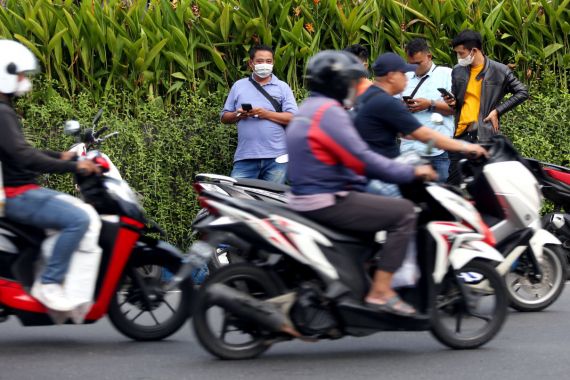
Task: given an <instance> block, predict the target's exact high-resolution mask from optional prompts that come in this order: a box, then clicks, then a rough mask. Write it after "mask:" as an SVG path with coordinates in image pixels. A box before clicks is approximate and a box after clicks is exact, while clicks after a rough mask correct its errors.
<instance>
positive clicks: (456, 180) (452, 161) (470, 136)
mask: <svg viewBox="0 0 570 380" xmlns="http://www.w3.org/2000/svg"><path fill="white" fill-rule="evenodd" d="M455 139H456V140H463V141H466V142H468V143H470V144H477V142H479V139H478V138H477V131H473V132H465V133H464V134H462V135H461V136H458V137H455ZM448 153H449V177H447V183H449V184H450V185H455V186H457V185H459V184H460V183H461V173H460V172H459V161H461V160H462V159H464V158H465V155H464V154H462V153H457V152H448Z"/></svg>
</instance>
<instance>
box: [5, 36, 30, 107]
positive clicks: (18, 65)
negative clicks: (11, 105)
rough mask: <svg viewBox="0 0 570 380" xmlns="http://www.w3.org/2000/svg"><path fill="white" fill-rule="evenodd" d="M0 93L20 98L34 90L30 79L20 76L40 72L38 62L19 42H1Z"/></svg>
mask: <svg viewBox="0 0 570 380" xmlns="http://www.w3.org/2000/svg"><path fill="white" fill-rule="evenodd" d="M0 52H2V54H1V55H0V93H3V94H6V95H11V94H14V95H16V96H20V95H23V94H25V93H26V92H29V91H30V90H31V89H32V84H31V82H30V80H29V79H28V78H20V74H31V73H35V72H37V71H38V69H39V67H38V61H37V60H36V57H35V56H34V54H33V53H32V52H31V51H30V49H28V48H27V47H25V46H24V45H22V44H21V43H19V42H16V41H12V40H0Z"/></svg>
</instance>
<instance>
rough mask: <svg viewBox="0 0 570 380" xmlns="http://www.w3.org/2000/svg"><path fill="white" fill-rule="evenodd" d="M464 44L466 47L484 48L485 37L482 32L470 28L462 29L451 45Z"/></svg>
mask: <svg viewBox="0 0 570 380" xmlns="http://www.w3.org/2000/svg"><path fill="white" fill-rule="evenodd" d="M459 45H463V46H464V47H465V49H469V50H471V49H473V48H477V49H479V50H483V37H481V33H479V32H475V31H473V30H470V29H465V30H462V31H461V32H460V33H459V34H458V35H457V36H455V38H454V39H453V40H452V41H451V46H453V47H454V48H455V47H457V46H459Z"/></svg>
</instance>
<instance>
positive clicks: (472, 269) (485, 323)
mask: <svg viewBox="0 0 570 380" xmlns="http://www.w3.org/2000/svg"><path fill="white" fill-rule="evenodd" d="M507 307H508V296H507V292H506V289H505V282H504V280H503V278H502V277H501V276H500V275H499V273H497V271H496V270H495V268H494V267H493V265H491V264H490V263H488V262H484V261H478V260H474V261H471V262H469V263H468V264H467V265H466V266H464V267H463V268H461V269H460V270H458V271H455V272H452V271H450V272H449V273H448V274H447V275H446V277H445V278H444V280H443V282H442V284H441V285H440V286H439V287H438V291H437V295H436V299H435V305H434V307H433V309H432V314H431V324H432V326H431V333H432V334H433V336H434V337H435V338H436V339H437V340H439V341H440V342H441V343H443V344H444V345H446V346H448V347H451V348H454V349H472V348H477V347H480V346H482V345H483V344H485V343H487V342H489V341H490V340H491V339H493V337H494V336H495V335H496V334H497V333H498V332H499V330H500V329H501V327H502V326H503V323H504V322H505V319H506V316H507Z"/></svg>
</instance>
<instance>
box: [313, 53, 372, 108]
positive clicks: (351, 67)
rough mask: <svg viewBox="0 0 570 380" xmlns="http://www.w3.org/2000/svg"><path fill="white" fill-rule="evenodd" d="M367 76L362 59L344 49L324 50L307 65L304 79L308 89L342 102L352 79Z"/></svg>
mask: <svg viewBox="0 0 570 380" xmlns="http://www.w3.org/2000/svg"><path fill="white" fill-rule="evenodd" d="M366 76H368V72H367V71H366V69H365V68H364V65H363V64H362V61H360V60H359V59H358V57H357V56H355V55H354V54H352V53H349V52H346V51H336V50H324V51H321V52H319V53H317V54H315V55H314V56H313V57H312V58H311V59H310V60H309V64H308V65H307V74H306V75H305V79H306V80H307V85H308V87H309V90H311V91H316V92H318V93H320V94H323V95H325V96H328V97H330V98H333V99H336V100H338V101H339V102H341V103H342V102H343V101H344V99H346V97H347V96H348V92H349V89H350V86H351V85H352V83H353V81H355V80H358V79H359V78H362V77H366Z"/></svg>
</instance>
